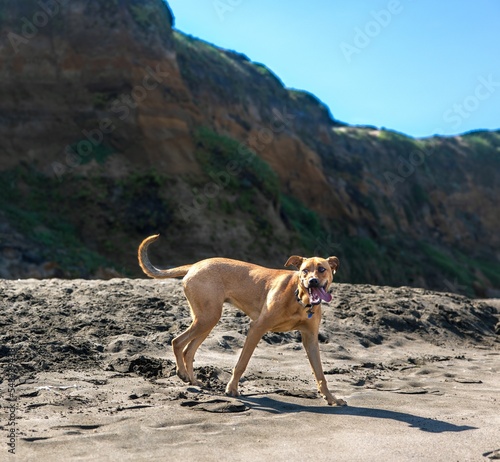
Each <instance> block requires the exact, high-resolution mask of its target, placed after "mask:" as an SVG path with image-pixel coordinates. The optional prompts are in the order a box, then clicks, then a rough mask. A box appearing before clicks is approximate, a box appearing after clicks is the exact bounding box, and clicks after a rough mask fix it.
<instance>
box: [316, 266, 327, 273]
mask: <svg viewBox="0 0 500 462" xmlns="http://www.w3.org/2000/svg"><path fill="white" fill-rule="evenodd" d="M318 271H319V272H320V273H324V272H325V271H326V269H325V268H323V267H322V266H320V267H319V268H318Z"/></svg>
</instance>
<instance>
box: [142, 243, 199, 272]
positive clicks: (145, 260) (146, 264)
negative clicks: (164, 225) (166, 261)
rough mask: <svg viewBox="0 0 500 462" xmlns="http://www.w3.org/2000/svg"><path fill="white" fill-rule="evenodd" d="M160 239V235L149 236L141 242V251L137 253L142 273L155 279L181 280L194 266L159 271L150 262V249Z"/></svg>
mask: <svg viewBox="0 0 500 462" xmlns="http://www.w3.org/2000/svg"><path fill="white" fill-rule="evenodd" d="M158 237H160V235H159V234H155V235H154V236H149V237H147V238H146V239H144V240H143V241H142V242H141V245H140V246H139V250H138V251H137V256H138V258H139V265H140V267H141V268H142V271H144V273H146V274H147V275H148V276H149V277H151V278H155V279H163V278H181V277H183V276H185V275H186V274H187V272H188V271H189V268H191V266H193V265H184V266H179V267H177V268H171V269H159V268H156V267H155V266H153V265H152V263H151V262H150V261H149V257H148V247H149V245H150V244H152V243H153V242H154V241H156V239H158Z"/></svg>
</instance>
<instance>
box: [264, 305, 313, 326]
mask: <svg viewBox="0 0 500 462" xmlns="http://www.w3.org/2000/svg"><path fill="white" fill-rule="evenodd" d="M316 316H321V312H320V310H319V309H317V311H316V310H314V309H313V310H312V312H311V313H309V311H308V310H307V309H306V308H305V307H303V306H300V305H298V306H297V307H294V309H292V310H289V311H288V312H287V313H286V315H285V316H283V317H281V318H280V319H279V321H278V322H277V323H275V325H273V327H272V329H271V330H272V331H273V332H288V331H290V330H297V329H300V328H301V327H302V326H304V325H306V324H308V323H314V322H315V317H316Z"/></svg>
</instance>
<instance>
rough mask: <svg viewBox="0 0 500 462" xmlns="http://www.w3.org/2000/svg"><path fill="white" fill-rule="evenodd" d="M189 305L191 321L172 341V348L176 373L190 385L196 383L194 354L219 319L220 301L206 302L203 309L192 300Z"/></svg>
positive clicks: (220, 311) (220, 312) (220, 313)
mask: <svg viewBox="0 0 500 462" xmlns="http://www.w3.org/2000/svg"><path fill="white" fill-rule="evenodd" d="M189 305H190V308H191V314H192V316H193V322H192V323H191V325H190V326H189V327H188V328H187V329H186V330H185V331H184V332H183V333H182V334H180V335H179V336H178V337H176V338H175V339H174V340H173V341H172V348H173V350H174V354H175V361H176V363H177V375H178V376H179V377H180V378H181V379H182V380H184V381H185V382H189V383H191V385H198V382H197V380H196V378H195V376H194V370H193V361H194V355H195V354H196V350H198V347H199V346H200V345H201V344H202V343H203V341H204V340H205V339H206V338H207V336H208V334H210V332H211V331H212V329H213V328H214V326H215V325H216V324H217V322H218V321H219V319H220V317H221V315H222V303H220V304H218V303H211V304H208V303H207V304H206V305H205V307H204V308H203V309H200V306H199V305H198V304H195V303H192V302H189Z"/></svg>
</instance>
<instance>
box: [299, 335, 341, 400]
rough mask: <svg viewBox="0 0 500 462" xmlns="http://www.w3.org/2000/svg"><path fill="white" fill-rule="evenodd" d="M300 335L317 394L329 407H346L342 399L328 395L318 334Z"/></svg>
mask: <svg viewBox="0 0 500 462" xmlns="http://www.w3.org/2000/svg"><path fill="white" fill-rule="evenodd" d="M301 334H302V344H303V345H304V348H305V350H306V352H307V357H308V358H309V362H310V363H311V367H312V370H313V372H314V376H315V378H316V383H317V384H318V390H319V392H320V393H321V395H322V396H323V397H324V398H325V399H326V402H327V403H328V404H329V405H330V406H346V405H347V403H346V402H345V401H344V400H343V399H337V398H335V396H333V395H332V394H331V393H330V390H328V385H327V382H326V378H325V374H324V373H323V367H322V366H321V357H320V354H319V343H318V332H317V331H316V330H303V331H301Z"/></svg>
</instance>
